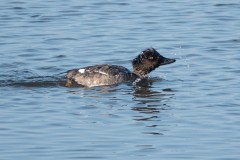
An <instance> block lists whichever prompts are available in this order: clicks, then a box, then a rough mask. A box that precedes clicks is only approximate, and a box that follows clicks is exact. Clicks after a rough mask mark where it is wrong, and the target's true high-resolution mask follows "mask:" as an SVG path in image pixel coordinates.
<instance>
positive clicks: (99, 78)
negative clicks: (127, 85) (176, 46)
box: [66, 48, 176, 87]
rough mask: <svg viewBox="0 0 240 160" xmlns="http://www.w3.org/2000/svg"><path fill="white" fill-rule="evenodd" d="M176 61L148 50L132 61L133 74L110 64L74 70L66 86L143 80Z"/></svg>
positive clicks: (71, 71)
mask: <svg viewBox="0 0 240 160" xmlns="http://www.w3.org/2000/svg"><path fill="white" fill-rule="evenodd" d="M175 61H176V60H175V59H170V58H165V57H163V56H162V55H160V54H159V53H158V52H157V51H156V50H155V49H154V48H148V49H146V50H144V51H142V52H141V53H140V54H139V55H138V56H137V57H136V58H134V59H133V60H132V66H133V71H132V72H131V71H130V70H128V69H127V68H125V67H123V66H118V65H110V64H102V65H94V66H88V67H83V68H77V69H72V70H69V71H67V74H66V78H67V82H66V86H67V87H71V86H73V85H75V84H77V85H81V86H86V87H94V86H105V85H113V84H118V83H121V82H125V81H129V80H135V79H137V78H141V79H142V78H144V77H145V76H146V75H147V74H148V73H150V72H151V71H153V70H154V69H156V68H157V67H159V66H161V65H166V64H170V63H173V62H175Z"/></svg>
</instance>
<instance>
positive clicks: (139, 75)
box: [132, 70, 147, 78]
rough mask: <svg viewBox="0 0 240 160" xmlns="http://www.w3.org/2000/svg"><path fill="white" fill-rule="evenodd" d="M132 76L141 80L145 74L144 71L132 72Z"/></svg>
mask: <svg viewBox="0 0 240 160" xmlns="http://www.w3.org/2000/svg"><path fill="white" fill-rule="evenodd" d="M132 74H133V75H134V76H136V77H137V78H143V77H144V76H145V75H146V74H147V73H145V72H144V71H138V70H133V72H132Z"/></svg>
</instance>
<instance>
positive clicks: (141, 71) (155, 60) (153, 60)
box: [132, 48, 176, 77]
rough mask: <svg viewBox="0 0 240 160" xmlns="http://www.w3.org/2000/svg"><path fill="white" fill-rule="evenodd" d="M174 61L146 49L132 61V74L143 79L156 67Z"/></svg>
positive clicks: (153, 50)
mask: <svg viewBox="0 0 240 160" xmlns="http://www.w3.org/2000/svg"><path fill="white" fill-rule="evenodd" d="M175 61H176V60H175V59H170V58H165V57H163V56H162V55H160V53H158V52H157V51H156V50H155V49H154V48H148V49H146V50H144V51H142V52H141V54H139V55H138V56H137V57H136V58H134V59H133V60H132V66H133V73H134V74H136V75H137V76H139V77H144V76H145V75H146V74H148V73H150V72H151V71H153V70H154V69H156V68H157V67H159V66H161V65H166V64H171V63H173V62H175Z"/></svg>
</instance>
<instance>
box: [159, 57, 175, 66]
mask: <svg viewBox="0 0 240 160" xmlns="http://www.w3.org/2000/svg"><path fill="white" fill-rule="evenodd" d="M175 61H176V60H175V59H171V58H165V57H164V59H163V61H161V62H160V65H166V64H171V63H174V62H175Z"/></svg>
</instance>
